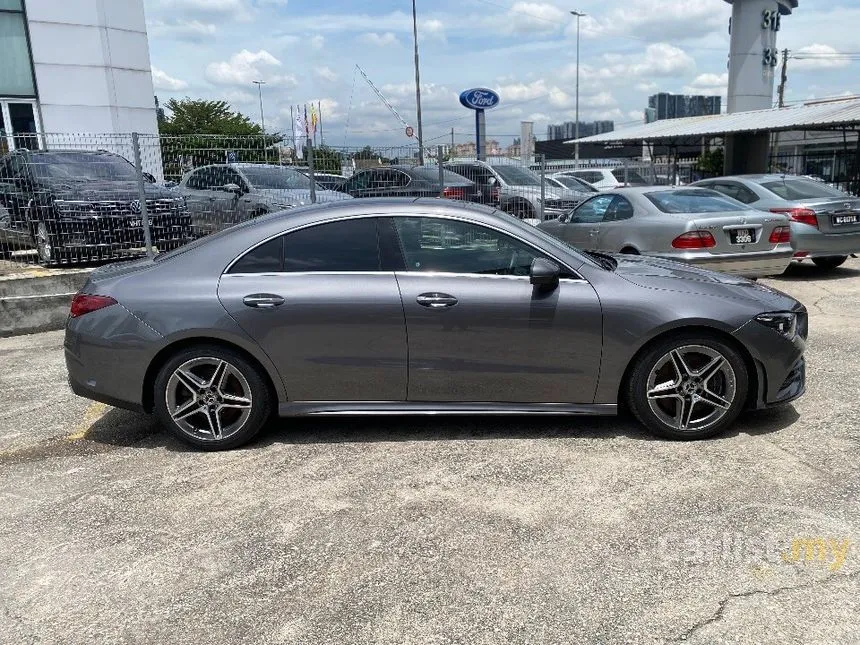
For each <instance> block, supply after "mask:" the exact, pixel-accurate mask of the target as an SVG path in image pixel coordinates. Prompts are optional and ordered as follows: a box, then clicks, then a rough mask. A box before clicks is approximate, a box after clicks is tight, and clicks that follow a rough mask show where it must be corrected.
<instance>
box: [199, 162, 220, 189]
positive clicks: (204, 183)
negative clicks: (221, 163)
mask: <svg viewBox="0 0 860 645" xmlns="http://www.w3.org/2000/svg"><path fill="white" fill-rule="evenodd" d="M220 174H221V173H219V172H218V168H217V167H216V166H207V167H206V168H201V169H200V170H197V171H195V173H194V175H195V177H196V179H195V182H194V183H195V185H194V188H197V189H198V190H211V189H212V188H215V186H221V184H219V183H218V180H219V175H220Z"/></svg>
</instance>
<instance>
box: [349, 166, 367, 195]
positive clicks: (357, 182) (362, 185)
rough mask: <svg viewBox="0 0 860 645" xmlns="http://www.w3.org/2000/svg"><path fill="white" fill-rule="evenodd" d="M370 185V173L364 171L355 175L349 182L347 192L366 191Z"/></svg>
mask: <svg viewBox="0 0 860 645" xmlns="http://www.w3.org/2000/svg"><path fill="white" fill-rule="evenodd" d="M369 183H370V171H369V170H362V171H361V172H359V173H358V174H355V175H353V176H352V177H350V178H349V181H348V182H347V184H348V185H347V187H346V189H347V190H365V189H366V188H367V187H368V184H369Z"/></svg>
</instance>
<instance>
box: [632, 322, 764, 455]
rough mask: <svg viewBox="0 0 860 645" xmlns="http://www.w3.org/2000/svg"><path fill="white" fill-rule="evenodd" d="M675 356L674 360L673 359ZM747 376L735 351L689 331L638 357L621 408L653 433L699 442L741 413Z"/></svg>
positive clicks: (718, 430) (706, 336)
mask: <svg viewBox="0 0 860 645" xmlns="http://www.w3.org/2000/svg"><path fill="white" fill-rule="evenodd" d="M679 357H680V360H679ZM748 388H749V376H748V374H747V368H746V364H745V363H744V360H743V357H742V356H741V355H740V354H739V353H738V351H737V350H736V349H735V348H734V347H732V346H731V345H729V344H728V343H726V342H724V341H723V340H721V339H720V338H717V337H716V336H712V335H710V334H707V333H700V332H690V333H681V334H678V335H677V336H674V337H671V338H667V339H665V340H662V341H659V342H657V343H656V344H655V345H654V346H652V347H651V348H650V349H648V350H647V351H646V352H645V354H643V355H642V356H641V357H639V359H638V362H637V364H636V365H635V367H634V369H633V372H632V374H631V375H630V380H629V381H628V383H627V392H626V397H627V404H628V406H629V407H630V410H631V411H632V412H633V414H634V415H635V416H636V418H637V419H639V421H640V422H641V423H642V424H643V425H644V426H645V427H646V428H648V430H650V431H651V432H652V433H653V434H655V435H658V436H660V437H664V438H666V439H680V440H692V439H705V438H707V437H712V436H714V435H717V434H719V433H721V432H723V431H724V430H725V429H726V428H727V427H728V426H730V425H731V424H732V423H733V422H734V420H735V419H736V418H737V417H738V415H739V414H740V413H741V410H742V409H743V407H744V404H745V402H746V399H747V392H748Z"/></svg>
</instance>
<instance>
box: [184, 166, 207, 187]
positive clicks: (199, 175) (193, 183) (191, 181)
mask: <svg viewBox="0 0 860 645" xmlns="http://www.w3.org/2000/svg"><path fill="white" fill-rule="evenodd" d="M204 172H205V169H202V170H195V171H194V172H192V173H191V176H190V177H189V178H188V181H187V182H186V183H185V185H186V186H188V188H193V189H195V190H200V189H202V188H203V173H204Z"/></svg>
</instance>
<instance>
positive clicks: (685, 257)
mask: <svg viewBox="0 0 860 645" xmlns="http://www.w3.org/2000/svg"><path fill="white" fill-rule="evenodd" d="M783 246H785V247H786V249H784V250H779V251H765V252H759V253H724V254H722V255H711V254H710V253H708V254H701V253H678V254H672V253H667V254H662V255H661V256H660V257H664V258H667V259H669V260H676V261H679V262H688V263H690V264H695V265H696V266H700V267H702V268H703V269H710V270H711V271H721V272H722V273H731V274H734V275H740V276H744V277H747V278H760V277H764V276H769V275H779V274H780V273H782V272H783V271H785V270H786V269H787V268H788V265H789V264H790V263H791V259H792V257H793V256H794V251H793V250H792V249H791V248H789V247H788V244H785V245H783Z"/></svg>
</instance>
